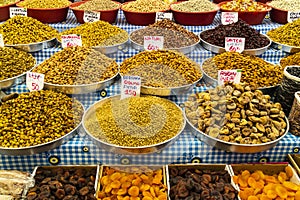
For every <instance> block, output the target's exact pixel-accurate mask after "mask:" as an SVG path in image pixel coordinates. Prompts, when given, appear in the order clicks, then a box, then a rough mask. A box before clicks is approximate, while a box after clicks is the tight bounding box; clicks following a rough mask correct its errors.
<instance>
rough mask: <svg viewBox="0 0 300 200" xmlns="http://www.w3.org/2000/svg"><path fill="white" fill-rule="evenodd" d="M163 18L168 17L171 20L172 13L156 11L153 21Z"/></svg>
mask: <svg viewBox="0 0 300 200" xmlns="http://www.w3.org/2000/svg"><path fill="white" fill-rule="evenodd" d="M163 19H169V20H173V14H172V13H165V12H157V13H156V16H155V21H156V22H157V21H159V20H163Z"/></svg>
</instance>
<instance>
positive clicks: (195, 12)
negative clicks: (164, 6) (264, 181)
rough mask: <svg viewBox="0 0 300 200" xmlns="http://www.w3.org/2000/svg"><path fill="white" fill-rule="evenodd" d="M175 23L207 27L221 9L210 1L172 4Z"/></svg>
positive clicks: (199, 0) (198, 0)
mask: <svg viewBox="0 0 300 200" xmlns="http://www.w3.org/2000/svg"><path fill="white" fill-rule="evenodd" d="M170 7H171V11H172V13H173V17H174V19H175V22H177V23H179V24H182V25H187V26H206V25H209V24H211V23H212V22H213V21H214V19H215V16H216V14H217V12H218V10H219V9H220V8H219V6H218V5H217V4H214V3H212V2H211V1H209V0H193V1H182V2H176V3H173V4H171V6H170Z"/></svg>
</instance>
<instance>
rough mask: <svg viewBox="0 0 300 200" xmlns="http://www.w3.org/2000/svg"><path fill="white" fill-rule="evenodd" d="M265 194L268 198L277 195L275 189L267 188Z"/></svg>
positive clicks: (273, 197)
mask: <svg viewBox="0 0 300 200" xmlns="http://www.w3.org/2000/svg"><path fill="white" fill-rule="evenodd" d="M266 194H267V197H268V198H270V199H275V198H276V197H277V193H276V191H275V190H268V191H267V193H266Z"/></svg>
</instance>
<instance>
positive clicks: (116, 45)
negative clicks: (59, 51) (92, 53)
mask: <svg viewBox="0 0 300 200" xmlns="http://www.w3.org/2000/svg"><path fill="white" fill-rule="evenodd" d="M122 30H124V29H122ZM126 33H127V31H126ZM55 39H56V40H57V42H58V43H59V44H60V45H61V40H60V39H58V37H56V38H55ZM128 39H129V35H128V33H127V40H126V41H125V42H121V43H118V44H114V45H110V46H91V47H88V48H92V49H97V48H112V47H118V46H122V45H124V44H126V43H127V42H128ZM82 46H84V45H82ZM103 54H104V53H103Z"/></svg>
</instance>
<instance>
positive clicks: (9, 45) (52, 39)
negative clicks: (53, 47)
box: [4, 37, 56, 47]
mask: <svg viewBox="0 0 300 200" xmlns="http://www.w3.org/2000/svg"><path fill="white" fill-rule="evenodd" d="M54 40H56V38H55V37H54V38H51V39H49V40H44V41H41V42H34V43H28V44H4V46H7V47H20V46H31V45H38V44H45V43H47V42H53V41H54Z"/></svg>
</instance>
